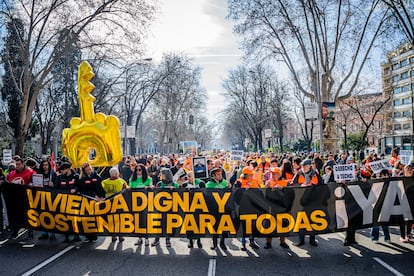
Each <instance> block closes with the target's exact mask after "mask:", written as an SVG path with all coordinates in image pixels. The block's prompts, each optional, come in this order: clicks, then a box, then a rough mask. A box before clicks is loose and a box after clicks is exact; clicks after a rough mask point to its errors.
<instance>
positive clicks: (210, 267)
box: [207, 259, 216, 276]
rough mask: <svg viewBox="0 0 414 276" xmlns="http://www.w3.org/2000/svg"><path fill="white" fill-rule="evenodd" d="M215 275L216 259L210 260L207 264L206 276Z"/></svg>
mask: <svg viewBox="0 0 414 276" xmlns="http://www.w3.org/2000/svg"><path fill="white" fill-rule="evenodd" d="M214 275H216V259H210V261H209V262H208V273H207V276H214Z"/></svg>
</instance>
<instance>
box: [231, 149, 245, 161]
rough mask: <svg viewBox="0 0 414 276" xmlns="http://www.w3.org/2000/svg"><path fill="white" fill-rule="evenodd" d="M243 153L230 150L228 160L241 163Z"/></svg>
mask: <svg viewBox="0 0 414 276" xmlns="http://www.w3.org/2000/svg"><path fill="white" fill-rule="evenodd" d="M243 153H244V152H243V151H242V150H232V151H231V153H230V160H234V161H243Z"/></svg>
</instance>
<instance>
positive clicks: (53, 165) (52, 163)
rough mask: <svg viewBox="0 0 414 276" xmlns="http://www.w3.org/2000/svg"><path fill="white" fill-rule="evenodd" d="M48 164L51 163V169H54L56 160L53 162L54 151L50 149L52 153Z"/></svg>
mask: <svg viewBox="0 0 414 276" xmlns="http://www.w3.org/2000/svg"><path fill="white" fill-rule="evenodd" d="M50 165H52V170H53V171H56V162H55V152H54V151H52V154H51V156H50Z"/></svg>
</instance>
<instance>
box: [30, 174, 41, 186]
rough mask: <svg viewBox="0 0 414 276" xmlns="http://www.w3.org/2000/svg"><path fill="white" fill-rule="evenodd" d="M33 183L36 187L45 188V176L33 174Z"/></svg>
mask: <svg viewBox="0 0 414 276" xmlns="http://www.w3.org/2000/svg"><path fill="white" fill-rule="evenodd" d="M32 183H33V186H35V187H43V174H33V175H32Z"/></svg>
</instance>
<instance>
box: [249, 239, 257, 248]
mask: <svg viewBox="0 0 414 276" xmlns="http://www.w3.org/2000/svg"><path fill="white" fill-rule="evenodd" d="M249 245H250V247H251V248H253V249H259V248H260V247H259V246H258V245H257V243H255V242H254V241H253V242H251V243H250V244H249Z"/></svg>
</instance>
